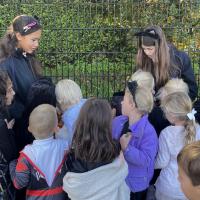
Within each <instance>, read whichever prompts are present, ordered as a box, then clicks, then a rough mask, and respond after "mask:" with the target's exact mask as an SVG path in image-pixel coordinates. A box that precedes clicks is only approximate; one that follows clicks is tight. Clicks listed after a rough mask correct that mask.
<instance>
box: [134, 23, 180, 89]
mask: <svg viewBox="0 0 200 200" xmlns="http://www.w3.org/2000/svg"><path fill="white" fill-rule="evenodd" d="M151 29H152V30H153V31H154V32H155V34H157V35H158V39H155V38H152V37H149V36H141V37H139V49H138V53H137V57H136V64H137V68H140V69H142V70H144V71H148V72H151V73H152V75H153V76H154V78H155V84H156V88H158V89H159V88H160V87H162V86H163V85H164V84H165V83H166V82H167V81H168V80H169V77H170V74H173V73H174V72H175V71H176V70H177V69H178V67H177V66H176V65H175V64H174V63H173V61H172V59H170V49H169V46H168V44H167V41H166V38H165V34H164V32H163V31H162V29H161V28H160V27H159V26H149V27H147V28H146V29H145V30H151ZM142 45H145V46H155V49H156V50H155V61H154V62H153V61H152V59H151V58H149V57H148V56H147V55H146V54H145V53H144V50H143V49H142Z"/></svg>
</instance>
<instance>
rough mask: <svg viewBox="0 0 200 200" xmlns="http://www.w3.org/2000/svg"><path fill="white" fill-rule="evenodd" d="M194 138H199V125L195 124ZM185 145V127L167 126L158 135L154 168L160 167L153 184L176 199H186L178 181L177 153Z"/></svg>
mask: <svg viewBox="0 0 200 200" xmlns="http://www.w3.org/2000/svg"><path fill="white" fill-rule="evenodd" d="M196 140H200V126H199V125H197V126H196ZM184 145H185V128H184V127H183V126H168V127H166V128H165V129H163V130H162V132H161V134H160V136H159V150H158V154H157V157H156V162H155V168H156V169H162V170H161V173H160V176H159V177H158V179H157V181H156V183H155V185H156V190H158V191H159V192H161V193H163V194H166V195H167V196H171V197H174V198H177V199H187V198H186V197H185V195H184V194H183V192H182V191H181V188H180V183H179V181H178V164H177V155H178V153H179V152H180V151H181V149H182V148H183V147H184Z"/></svg>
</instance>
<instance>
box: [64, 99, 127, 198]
mask: <svg viewBox="0 0 200 200" xmlns="http://www.w3.org/2000/svg"><path fill="white" fill-rule="evenodd" d="M111 122H112V114H111V108H110V105H109V103H108V102H107V101H106V100H100V99H89V100H87V101H86V102H85V104H84V105H83V107H82V108H81V111H80V115H79V117H78V119H77V123H76V128H75V132H74V137H73V141H72V147H71V150H70V153H69V155H68V159H67V161H66V165H67V168H68V170H69V172H67V174H66V175H65V177H64V179H63V188H64V190H65V191H66V192H67V193H68V195H69V197H70V199H71V200H83V199H85V200H86V199H87V200H130V191H129V189H128V187H127V185H126V183H125V178H126V176H127V174H128V166H127V164H126V162H125V160H124V157H123V154H120V148H119V145H118V143H117V142H116V141H114V140H113V139H112V132H111Z"/></svg>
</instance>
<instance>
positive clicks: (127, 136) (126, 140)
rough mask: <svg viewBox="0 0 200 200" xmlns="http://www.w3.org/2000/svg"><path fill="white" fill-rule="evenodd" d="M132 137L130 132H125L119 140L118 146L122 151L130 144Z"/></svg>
mask: <svg viewBox="0 0 200 200" xmlns="http://www.w3.org/2000/svg"><path fill="white" fill-rule="evenodd" d="M131 137H132V133H131V132H127V133H126V134H123V135H122V136H121V138H120V144H121V148H122V150H123V151H124V150H125V149H126V148H127V146H128V143H129V142H130V139H131Z"/></svg>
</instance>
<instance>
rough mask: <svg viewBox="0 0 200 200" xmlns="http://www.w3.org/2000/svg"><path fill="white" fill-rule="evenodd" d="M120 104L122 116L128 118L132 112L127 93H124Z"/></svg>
mask: <svg viewBox="0 0 200 200" xmlns="http://www.w3.org/2000/svg"><path fill="white" fill-rule="evenodd" d="M121 104H122V114H123V115H126V116H129V113H130V111H131V110H132V107H133V105H132V104H131V102H130V96H129V94H128V93H127V92H125V95H124V99H123V101H122V103H121Z"/></svg>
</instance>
